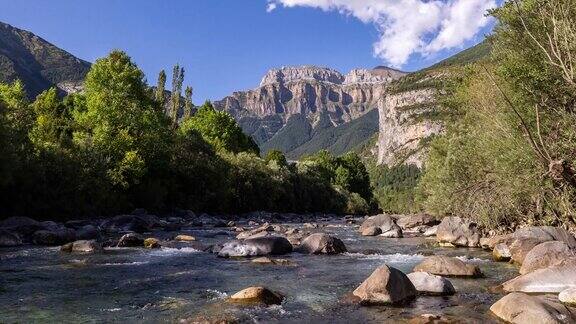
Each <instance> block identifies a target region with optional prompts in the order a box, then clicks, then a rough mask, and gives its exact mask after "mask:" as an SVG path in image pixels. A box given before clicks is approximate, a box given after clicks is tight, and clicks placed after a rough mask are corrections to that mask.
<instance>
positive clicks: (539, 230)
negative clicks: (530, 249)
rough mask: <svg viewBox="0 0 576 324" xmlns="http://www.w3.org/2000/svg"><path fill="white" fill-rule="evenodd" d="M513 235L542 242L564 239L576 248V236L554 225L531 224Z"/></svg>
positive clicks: (569, 245) (572, 247)
mask: <svg viewBox="0 0 576 324" xmlns="http://www.w3.org/2000/svg"><path fill="white" fill-rule="evenodd" d="M513 236H514V237H516V238H518V237H528V238H533V239H537V240H540V241H541V242H546V241H562V242H564V243H566V244H567V245H568V247H570V248H571V249H574V248H576V238H575V237H574V235H572V234H571V233H570V232H569V231H567V230H565V229H563V228H560V227H554V226H529V227H524V228H520V229H518V230H516V232H514V233H513Z"/></svg>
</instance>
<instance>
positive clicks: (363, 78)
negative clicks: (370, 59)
mask: <svg viewBox="0 0 576 324" xmlns="http://www.w3.org/2000/svg"><path fill="white" fill-rule="evenodd" d="M403 75H405V73H403V72H400V71H396V70H392V69H389V68H385V67H378V68H376V69H373V70H364V69H356V70H352V71H350V72H349V73H348V74H346V75H343V74H341V73H340V72H338V71H335V70H332V69H328V68H321V67H314V66H298V67H282V68H279V69H273V70H270V71H268V73H266V75H265V76H264V77H263V78H262V81H261V82H260V86H258V87H257V88H256V89H252V90H248V91H240V92H235V93H233V94H232V95H230V96H228V97H226V98H224V99H222V100H220V101H217V102H215V106H216V107H217V108H218V109H221V110H225V111H227V112H229V113H230V114H232V115H233V116H234V117H235V118H236V120H237V121H238V122H239V123H240V125H241V126H242V128H243V129H244V131H245V132H247V133H248V134H250V135H251V136H252V137H253V138H254V139H255V140H256V142H257V143H258V144H259V145H260V146H262V145H265V143H266V142H268V141H270V140H271V139H272V138H273V137H274V136H276V135H278V136H284V137H291V138H290V139H289V142H290V143H289V144H286V143H285V142H286V141H288V140H286V141H285V140H283V139H275V140H276V141H278V142H281V145H280V144H279V145H280V146H285V147H281V149H284V151H290V149H295V148H296V147H292V146H298V145H302V144H304V143H305V142H307V141H309V140H310V139H311V138H312V137H313V136H314V133H315V132H317V131H318V130H322V129H326V128H330V127H337V126H339V125H342V124H345V123H348V122H350V121H352V120H355V119H357V118H359V117H361V116H364V115H365V114H366V113H367V112H369V111H370V110H372V109H375V108H376V107H377V106H378V102H379V101H380V100H381V98H382V97H383V96H384V94H385V93H386V88H387V85H388V84H389V83H390V82H392V81H393V80H396V79H398V78H400V77H402V76H403ZM285 127H288V128H289V130H287V131H285V132H280V131H281V130H282V129H283V128H285ZM279 133H280V134H279ZM285 133H287V134H285Z"/></svg>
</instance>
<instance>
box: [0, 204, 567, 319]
mask: <svg viewBox="0 0 576 324" xmlns="http://www.w3.org/2000/svg"><path fill="white" fill-rule="evenodd" d="M250 216H251V218H247V217H244V216H242V217H239V216H235V217H227V218H220V217H212V216H208V215H195V217H193V218H191V219H185V218H184V217H180V218H179V217H178V216H171V217H169V218H158V221H157V222H156V218H154V217H151V216H150V215H146V214H145V213H143V212H142V211H140V212H137V213H136V215H124V216H118V217H115V218H112V219H107V220H101V221H98V222H97V223H98V224H96V223H90V224H84V223H81V222H79V221H73V222H71V223H70V222H69V223H66V224H57V225H61V226H64V227H65V228H70V229H73V230H74V231H75V233H76V234H78V233H82V232H83V231H86V227H87V226H94V227H96V228H97V233H98V237H97V238H96V239H93V240H89V242H92V243H93V245H92V244H88V245H86V244H84V245H83V244H80V243H76V244H74V245H76V246H77V248H78V249H80V247H83V248H86V246H88V247H92V248H93V250H90V249H84V250H81V251H83V252H77V251H75V250H73V249H69V248H70V245H68V246H66V247H65V248H64V251H61V249H62V248H61V247H60V246H54V247H44V246H37V245H32V244H30V243H26V244H24V245H21V246H14V247H5V248H2V249H0V259H1V260H2V262H1V264H0V272H2V276H0V277H1V279H0V288H1V289H0V294H1V296H2V297H3V300H5V301H6V302H4V303H3V304H2V305H1V306H0V315H1V316H2V318H4V319H5V320H6V321H7V322H8V323H11V322H22V321H26V322H35V321H36V322H55V321H59V322H63V323H66V322H72V321H73V320H74V321H75V322H77V321H79V320H80V321H92V322H94V321H95V322H114V321H117V320H118V319H122V321H124V322H158V321H168V322H179V321H184V322H201V321H202V320H206V321H208V322H213V321H218V320H222V319H223V320H225V321H228V322H253V321H261V322H262V321H263V322H268V321H280V322H311V321H317V322H330V323H339V322H348V323H350V322H353V323H356V322H374V323H381V322H387V321H389V322H398V321H413V322H419V323H425V322H431V321H432V322H433V321H434V320H439V319H444V320H449V321H455V322H466V323H469V322H497V321H498V316H500V317H501V318H505V317H504V316H506V314H502V313H501V311H500V314H498V315H497V313H496V312H499V309H507V307H509V306H506V307H495V308H494V309H493V311H496V312H493V311H490V309H491V307H493V305H498V303H500V304H502V303H504V302H506V305H510V303H511V302H516V303H519V302H518V301H521V302H520V304H521V305H516V306H514V309H519V310H522V309H521V307H520V306H522V305H531V306H530V309H528V310H524V313H523V314H527V315H526V316H530V311H532V310H534V309H535V310H537V311H538V312H539V314H540V315H539V316H543V315H542V314H545V313H546V314H552V315H551V316H556V315H563V314H564V315H563V316H566V315H565V314H566V311H568V312H574V309H573V308H569V307H568V306H564V305H562V304H561V303H560V302H559V300H558V293H559V292H552V291H550V287H555V289H557V290H558V289H560V286H559V285H558V282H554V280H558V279H554V278H559V277H558V275H559V274H561V273H562V272H561V271H560V272H559V271H557V269H558V266H559V265H556V264H554V265H553V264H551V263H556V262H560V266H561V264H562V263H563V262H565V261H566V260H571V257H570V256H569V254H564V256H565V257H564V259H563V260H559V259H558V260H550V261H549V263H546V262H544V263H542V264H540V265H536V266H537V267H540V268H539V269H535V270H534V269H532V270H531V271H528V272H526V273H525V274H521V275H519V272H520V271H521V269H522V267H519V266H518V265H516V264H512V263H510V262H496V261H495V258H494V256H493V252H492V251H491V249H492V248H494V247H495V246H497V245H500V246H499V249H498V251H500V250H501V249H500V248H503V245H505V246H506V247H508V248H509V250H511V251H510V252H511V253H510V254H511V256H510V259H512V260H520V259H519V258H520V255H524V259H522V262H523V263H525V262H526V261H524V260H525V259H528V260H529V259H530V258H532V259H537V260H541V259H543V258H538V257H536V258H533V257H532V256H530V253H532V252H531V250H533V249H536V247H538V246H539V248H538V249H536V251H535V252H534V253H536V252H538V250H541V249H542V246H541V244H544V243H546V244H545V245H544V247H546V245H550V243H553V244H554V245H561V244H562V243H563V244H566V245H568V246H569V248H568V250H567V252H570V251H573V247H570V245H571V244H572V240H574V237H573V236H568V234H567V232H564V231H562V230H561V229H551V228H543V227H539V228H531V229H523V230H519V231H517V233H515V234H509V235H506V236H498V237H492V238H490V239H489V238H484V237H482V236H481V233H480V232H479V231H477V230H476V228H475V227H474V226H472V224H471V223H469V222H467V221H466V220H459V219H455V218H447V219H444V220H443V221H442V223H440V224H437V223H438V221H437V220H435V219H432V218H429V217H427V216H424V215H411V216H394V215H392V217H389V216H386V215H382V216H377V217H374V218H371V219H364V218H362V217H353V216H347V217H336V216H333V215H288V214H268V213H259V214H258V215H256V214H253V215H250ZM9 220H10V219H9ZM128 220H129V221H128ZM144 220H149V221H150V220H154V223H155V224H156V225H154V226H152V227H146V226H145V225H146V224H151V223H152V222H151V221H150V222H145V221H144ZM11 222H12V223H11V224H12V225H14V224H15V223H16V222H15V219H12V220H11ZM0 224H1V226H2V228H3V231H7V230H6V228H8V227H7V226H6V224H7V221H4V222H2V223H0ZM8 224H10V223H9V222H8ZM176 224H177V225H176ZM28 225H30V224H28ZM35 225H37V224H35ZM46 225H53V226H54V224H52V223H49V224H48V223H46V224H44V226H46ZM72 225H74V226H75V227H74V226H72ZM370 227H376V229H370V230H368V229H369V228H370ZM388 227H390V228H391V229H392V231H393V233H395V234H398V233H400V235H395V236H400V237H396V238H391V237H388V236H390V235H389V234H387V233H388V232H389V231H390V229H388ZM11 228H12V230H14V228H15V227H14V226H12V227H11ZM25 228H26V227H24V226H23V224H22V223H21V224H20V227H18V228H17V229H19V230H20V231H22V230H24V229H25ZM59 228H60V230H61V231H65V230H62V227H59ZM398 228H399V230H398ZM28 230H29V231H30V228H28ZM47 230H49V229H41V230H37V231H47ZM129 230H131V232H130V233H131V234H130V233H128V231H129ZM139 231H140V232H141V233H137V232H139ZM369 231H370V232H372V233H378V232H379V231H380V233H379V234H374V235H376V236H365V235H367V234H368V232H369ZM434 231H435V232H436V235H434V234H433V232H434ZM363 233H364V235H362V234H363ZM424 233H427V234H426V235H428V237H426V236H424ZM545 233H548V236H546V235H545ZM564 234H566V235H564ZM370 235H372V234H370ZM562 235H564V236H562ZM570 235H571V234H570ZM39 237H50V236H46V235H45V236H40V235H39V234H36V233H32V234H31V236H30V238H31V240H32V241H34V240H35V239H36V240H37V241H36V243H39V241H38V239H39ZM130 237H132V238H133V239H128V238H130ZM146 239H148V240H146ZM150 239H154V240H150ZM284 239H285V240H286V241H287V242H288V244H289V246H288V245H287V244H286V242H285V241H284ZM146 241H147V242H148V243H147V245H146V246H147V247H145V246H144V245H145V242H146ZM439 241H440V242H439ZM537 241H542V242H540V243H538V244H535V245H533V246H532V248H529V247H530V245H532V244H534V243H536V242H537ZM122 242H123V243H122ZM559 242H561V243H559ZM340 243H342V245H340ZM440 243H442V245H444V246H440V245H439V244H440ZM63 244H64V243H63ZM74 245H73V246H72V248H73V247H74ZM119 245H120V246H119ZM448 245H451V246H448ZM482 245H484V248H482ZM342 246H343V247H344V249H345V250H343V249H342ZM457 246H459V247H457ZM491 246H492V247H491ZM519 247H522V248H519ZM556 248H558V247H556ZM494 249H495V248H494ZM495 250H497V249H495ZM526 250H529V251H527V252H522V251H526ZM565 252H566V251H565ZM310 253H313V254H310ZM314 253H315V254H314ZM547 254H549V253H547ZM554 255H559V253H555V254H554ZM438 258H440V259H442V260H444V259H447V260H451V261H449V263H450V264H451V265H452V266H450V267H447V266H445V265H444V264H443V263H440V264H439V263H438V262H432V261H435V260H436V261H438ZM505 259H506V258H504V260H505ZM455 260H457V261H455ZM499 260H502V259H499ZM516 262H517V261H516ZM530 262H532V261H530ZM530 262H529V264H530ZM550 262H551V263H550ZM384 264H385V265H387V267H388V268H389V269H391V271H392V272H394V270H392V269H397V270H399V272H400V273H396V275H395V276H396V277H394V278H398V276H399V277H401V278H403V276H404V275H405V274H407V275H408V276H407V277H409V278H410V280H412V281H403V279H394V282H396V283H397V282H403V283H404V284H405V285H406V286H410V285H411V284H410V282H413V284H412V285H413V286H414V289H418V290H422V289H423V288H422V287H423V286H422V283H421V282H420V283H418V282H417V281H416V280H417V279H415V277H417V276H421V275H410V274H411V273H412V272H413V271H417V270H420V271H417V272H438V273H436V274H431V276H436V275H437V276H439V277H442V278H444V279H445V281H448V282H449V284H450V286H452V287H453V288H454V292H452V293H451V292H450V290H449V289H447V290H446V291H444V293H441V292H437V293H426V292H423V291H416V292H412V293H410V291H412V289H413V288H406V287H404V288H406V289H404V288H402V289H403V290H402V289H400V290H402V291H404V292H406V291H407V292H408V294H404V295H402V296H405V297H406V298H400V299H397V296H398V295H397V292H398V291H396V290H394V291H378V289H382V287H380V288H378V286H377V285H376V286H374V285H372V286H370V287H372V288H370V289H373V288H374V287H376V291H368V292H369V294H368V295H370V294H371V296H374V295H378V296H382V295H386V294H387V295H388V296H392V297H393V298H392V299H393V300H394V301H395V302H394V303H393V304H390V303H386V302H383V303H379V302H377V303H366V302H363V300H362V298H363V297H362V296H366V294H362V293H356V292H357V290H358V288H359V287H360V286H361V284H362V282H364V281H365V280H366V279H367V278H369V277H371V275H372V274H373V272H374V271H375V269H377V268H379V267H381V266H383V265H384ZM532 264H533V263H532ZM533 266H534V265H533ZM426 267H427V268H426ZM458 267H463V269H466V268H473V269H476V268H477V269H478V271H479V273H480V274H481V275H473V276H462V275H458V274H455V273H450V271H457V270H458ZM572 268H574V267H572ZM550 269H552V270H550ZM474 271H476V270H474ZM538 271H541V272H542V271H548V272H547V274H548V275H547V276H546V280H548V281H547V282H543V281H542V279H538V280H539V281H538V280H537V281H536V282H538V284H537V285H536V287H545V288H546V289H545V290H546V291H540V292H538V291H534V289H537V288H534V287H535V285H528V286H526V285H522V284H521V283H523V282H524V283H526V282H527V281H526V280H527V279H525V278H526V277H523V278H524V279H522V276H534V273H538ZM473 273H474V272H473ZM551 273H553V275H551ZM568 275H569V274H568ZM516 277H518V278H520V279H518V278H516ZM389 278H393V276H390V277H389ZM433 278H435V277H433ZM514 278H516V279H514ZM528 279H530V277H528ZM568 279H570V277H568ZM384 280H385V279H384V278H383V277H382V278H379V281H380V282H384ZM573 280H576V276H574V277H573ZM573 280H572V281H573ZM445 281H442V282H444V284H445V286H443V287H445V288H446V287H449V286H448V284H446V282H445ZM561 284H562V285H564V286H566V285H575V286H576V283H573V282H572V283H571V282H570V280H566V278H564V279H563V280H562V282H561ZM248 287H265V288H266V289H269V290H270V291H272V292H273V293H275V294H276V293H277V294H278V295H280V296H282V298H281V301H280V302H279V305H277V304H278V303H270V305H266V301H269V300H270V299H264V300H258V299H256V300H254V299H251V300H249V301H248V302H246V303H244V302H240V303H239V302H237V301H234V300H233V299H231V297H232V296H233V295H234V294H236V293H237V292H239V291H242V290H243V289H245V288H248ZM526 287H530V288H526ZM370 289H368V290H370ZM384 289H385V288H384ZM527 289H529V290H531V291H526V292H527V293H528V292H529V293H530V295H527V294H526V295H524V294H523V292H524V291H525V290H527ZM540 290H544V288H540ZM366 291H367V290H364V292H366ZM508 293H510V294H508ZM534 293H536V296H534V295H533V294H534ZM507 296H508V297H507ZM504 298H508V299H511V298H514V299H513V300H507V299H504ZM404 299H405V300H404ZM502 299H504V301H502ZM526 299H528V300H526ZM367 304H371V305H370V306H364V305H367ZM374 304H376V305H374ZM534 305H536V306H534ZM538 305H539V306H538ZM554 309H556V311H552V310H554ZM561 310H565V311H564V313H562V312H561ZM554 312H556V313H554ZM568 314H569V315H570V313H568ZM572 314H574V313H572ZM423 316H424V317H423ZM526 318H527V317H524V319H526ZM528 318H529V317H528ZM570 318H571V317H566V318H565V319H566V320H569V319H570ZM558 321H559V322H562V321H561V320H558ZM565 322H566V321H565ZM524 323H526V321H525V322H524Z"/></svg>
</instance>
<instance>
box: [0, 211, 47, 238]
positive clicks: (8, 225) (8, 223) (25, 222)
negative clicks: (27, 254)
mask: <svg viewBox="0 0 576 324" xmlns="http://www.w3.org/2000/svg"><path fill="white" fill-rule="evenodd" d="M0 228H1V229H4V230H7V231H9V232H11V233H14V234H18V235H19V236H20V238H26V237H28V236H29V235H32V234H33V233H34V232H36V231H38V230H41V229H44V228H43V227H42V225H41V223H40V222H38V221H35V220H33V219H32V218H29V217H19V216H15V217H8V218H6V219H5V220H2V221H0Z"/></svg>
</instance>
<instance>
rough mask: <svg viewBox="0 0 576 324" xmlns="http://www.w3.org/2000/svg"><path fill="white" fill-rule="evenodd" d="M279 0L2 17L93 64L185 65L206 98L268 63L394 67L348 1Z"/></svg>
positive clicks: (67, 2)
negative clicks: (114, 54)
mask: <svg viewBox="0 0 576 324" xmlns="http://www.w3.org/2000/svg"><path fill="white" fill-rule="evenodd" d="M342 1H346V0H342ZM354 1H355V0H350V2H354ZM361 1H369V0H360V1H357V2H361ZM372 1H379V0H372ZM382 1H389V0H382ZM462 1H466V0H462ZM468 1H472V0H468ZM477 1H482V0H477ZM276 2H277V3H278V4H277V6H276V8H275V9H274V10H272V11H271V12H267V7H268V5H269V3H268V2H267V1H266V0H188V1H187V0H171V1H166V0H164V1H160V0H142V1H128V0H124V1H123V0H102V1H90V2H88V1H78V0H58V1H46V0H18V1H12V0H0V8H1V10H0V21H3V22H6V23H8V24H11V25H13V26H15V27H18V28H22V29H26V30H29V31H31V32H33V33H35V34H37V35H39V36H41V37H43V38H44V39H46V40H48V41H49V42H51V43H53V44H55V45H57V46H58V47H61V48H63V49H65V50H67V51H69V52H70V53H72V54H74V55H76V56H78V57H80V58H82V59H85V60H88V61H91V62H93V61H94V60H95V59H97V58H99V57H102V56H105V55H106V54H107V53H108V52H109V51H110V50H112V49H122V50H124V51H126V52H127V53H128V54H129V55H130V56H131V57H132V58H133V60H134V61H135V62H136V63H137V64H138V65H139V66H140V68H141V69H142V70H144V72H145V73H146V76H147V78H148V81H149V83H151V84H154V83H155V82H156V77H157V74H158V72H159V71H160V70H161V69H166V71H167V72H169V71H170V70H171V67H172V66H173V65H174V64H175V63H179V64H181V65H182V66H184V68H185V69H186V81H185V83H186V84H187V85H192V86H193V87H194V101H195V102H196V103H201V102H203V101H204V100H206V99H212V100H213V99H220V98H222V97H224V96H226V95H228V94H230V93H231V92H233V91H237V90H245V89H251V88H254V87H256V86H257V85H258V83H259V81H260V79H261V77H262V76H263V75H264V73H265V72H266V71H267V70H268V69H270V68H273V67H280V66H283V65H303V64H312V65H318V66H327V67H331V68H334V69H336V70H339V71H341V72H344V73H345V72H348V71H349V70H350V69H352V68H371V67H374V66H377V65H387V63H388V62H386V61H385V59H383V58H377V57H375V56H374V47H373V44H374V43H376V42H378V41H379V39H380V38H381V33H382V31H379V29H378V28H376V27H375V26H374V24H373V23H370V22H362V21H361V20H360V19H357V17H356V16H354V15H353V14H350V13H347V14H342V10H339V9H340V8H336V10H322V9H326V8H318V7H314V6H298V5H296V6H293V7H292V6H291V7H290V8H288V7H284V6H283V0H278V1H276ZM293 2H297V1H293ZM310 2H312V1H310ZM490 28H491V27H490V25H489V26H484V27H482V28H481V30H479V32H478V33H477V34H476V36H474V37H473V38H471V39H468V40H466V41H465V42H463V43H462V44H459V45H458V46H457V47H456V48H453V49H450V50H446V49H442V50H439V51H437V52H434V53H431V54H426V55H421V54H415V55H412V56H411V57H410V59H409V60H408V61H407V62H406V63H405V64H404V65H402V69H404V70H407V71H414V70H417V69H420V68H422V67H426V66H428V65H431V64H432V63H434V62H436V61H438V60H440V59H442V58H445V57H447V56H450V55H451V54H453V53H455V52H458V51H459V50H461V49H462V48H465V47H469V46H471V45H473V44H475V43H477V42H479V41H481V40H482V39H483V37H484V34H486V33H488V32H489V30H490ZM433 36H434V35H426V36H425V37H427V38H431V37H433ZM399 43H402V38H400V41H399ZM169 79H170V77H169Z"/></svg>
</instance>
